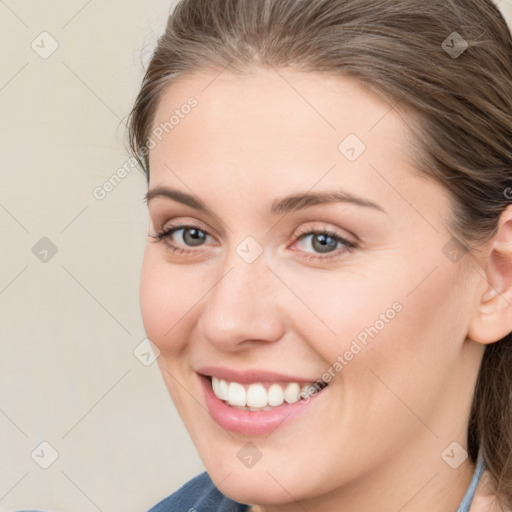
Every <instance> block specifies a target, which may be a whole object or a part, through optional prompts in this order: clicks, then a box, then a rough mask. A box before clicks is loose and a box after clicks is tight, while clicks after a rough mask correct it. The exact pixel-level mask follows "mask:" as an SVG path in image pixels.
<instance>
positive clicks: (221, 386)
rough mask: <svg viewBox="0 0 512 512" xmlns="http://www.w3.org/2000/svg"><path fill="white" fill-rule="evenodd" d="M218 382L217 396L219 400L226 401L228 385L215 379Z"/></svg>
mask: <svg viewBox="0 0 512 512" xmlns="http://www.w3.org/2000/svg"><path fill="white" fill-rule="evenodd" d="M217 380H218V382H219V394H218V395H217V396H218V397H219V398H220V399H221V400H227V399H228V383H227V382H226V381H225V380H220V379H217Z"/></svg>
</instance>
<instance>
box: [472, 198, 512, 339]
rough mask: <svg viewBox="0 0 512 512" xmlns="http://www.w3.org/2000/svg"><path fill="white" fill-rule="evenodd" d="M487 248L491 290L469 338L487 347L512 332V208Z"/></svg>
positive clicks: (485, 265) (488, 288)
mask: <svg viewBox="0 0 512 512" xmlns="http://www.w3.org/2000/svg"><path fill="white" fill-rule="evenodd" d="M487 246H489V250H488V251H487V253H486V257H485V258H484V260H483V269H484V271H485V275H484V276H483V277H485V279H486V281H487V283H486V284H487V286H486V287H485V288H484V289H485V291H484V293H483V294H482V295H481V296H480V297H479V303H478V305H477V311H476V314H475V316H474V318H473V319H472V321H471V324H470V328H469V330H468V334H467V337H468V338H469V339H471V340H474V341H476V342H478V343H483V344H489V343H494V342H496V341H499V340H501V339H502V338H504V337H505V336H506V335H507V334H509V333H510V332H511V331H512V205H508V206H507V208H506V209H505V210H504V211H503V213H502V214H501V216H500V219H499V221H498V226H497V230H496V233H495V234H494V236H493V238H492V240H491V241H490V242H489V243H488V244H486V247H487Z"/></svg>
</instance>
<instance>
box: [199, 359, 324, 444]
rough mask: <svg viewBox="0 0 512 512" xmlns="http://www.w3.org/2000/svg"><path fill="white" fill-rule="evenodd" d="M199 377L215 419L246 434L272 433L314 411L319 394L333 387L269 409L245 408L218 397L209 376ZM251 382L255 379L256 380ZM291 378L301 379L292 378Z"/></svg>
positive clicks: (210, 411)
mask: <svg viewBox="0 0 512 512" xmlns="http://www.w3.org/2000/svg"><path fill="white" fill-rule="evenodd" d="M203 370H204V369H203ZM198 377H199V380H200V381H201V386H202V388H203V395H204V398H205V402H206V406H207V408H208V411H209V413H210V416H211V417H212V418H213V420H215V421H216V422H217V423H218V424H219V425H220V426H221V427H222V428H224V429H226V430H229V431H231V432H237V433H239V434H243V435H245V436H258V435H265V434H267V435H268V434H270V433H272V432H273V431H274V430H275V429H277V428H278V427H280V426H282V425H284V424H287V423H288V422H289V421H291V420H293V419H294V418H298V417H299V416H300V415H301V414H303V413H305V412H306V411H310V412H312V411H314V409H315V407H314V403H316V401H317V400H318V396H319V395H325V394H326V393H327V391H326V390H327V389H329V386H327V387H326V388H324V389H322V390H321V391H320V392H318V393H316V394H314V395H312V396H310V397H309V398H307V399H306V400H299V401H298V402H295V403H293V404H288V403H286V402H285V403H283V405H280V406H279V407H274V408H272V409H271V410H268V411H244V410H241V409H237V408H235V407H231V406H230V405H228V404H227V403H225V402H224V401H223V400H220V399H219V398H217V397H216V396H215V395H214V393H213V389H212V386H211V383H210V379H208V377H205V376H204V375H198ZM281 377H283V376H281ZM285 380H287V381H289V377H286V379H285ZM235 382H236V381H235ZM238 382H240V381H238ZM250 382H254V380H251V381H250ZM260 382H261V380H260ZM291 382H297V381H293V380H292V381H291ZM309 382H311V381H309Z"/></svg>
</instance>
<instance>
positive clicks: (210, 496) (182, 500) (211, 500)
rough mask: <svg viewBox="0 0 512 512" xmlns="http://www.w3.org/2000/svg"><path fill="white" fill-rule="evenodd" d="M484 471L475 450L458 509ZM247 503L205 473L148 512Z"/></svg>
mask: <svg viewBox="0 0 512 512" xmlns="http://www.w3.org/2000/svg"><path fill="white" fill-rule="evenodd" d="M483 471H484V465H483V460H482V451H481V450H480V452H479V453H478V458H477V460H476V464H475V471H474V473H473V478H472V479H471V482H470V484H469V486H468V488H467V490H466V494H464V497H463V498H462V501H461V502H460V505H459V507H458V508H457V512H468V511H469V507H470V506H471V502H472V501H473V496H474V495H475V490H476V486H477V485H478V482H479V480H480V477H481V476H482V473H483ZM248 509H249V505H244V504H242V503H237V502H236V501H233V500H231V499H229V498H228V497H227V496H224V494H222V493H221V492H220V491H219V490H218V489H217V487H216V486H215V485H214V483H213V482H212V480H211V478H210V477H209V475H208V473H206V472H204V473H201V474H200V475H198V476H196V477H195V478H193V479H192V480H189V481H188V482H187V483H186V484H185V485H184V486H183V487H181V488H180V489H178V490H177V491H176V492H175V493H173V494H171V496H169V497H168V498H165V499H164V500H162V501H161V502H160V503H157V504H156V505H155V506H154V507H152V508H151V509H150V510H149V511H148V512H244V511H247V510H248Z"/></svg>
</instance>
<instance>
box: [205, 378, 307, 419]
mask: <svg viewBox="0 0 512 512" xmlns="http://www.w3.org/2000/svg"><path fill="white" fill-rule="evenodd" d="M312 387H313V389H314V388H315V387H316V386H315V384H314V383H311V384H306V385H303V386H302V387H301V386H300V385H299V384H298V383H297V382H290V383H289V384H287V385H286V387H285V388H284V389H283V386H282V385H281V384H277V383H275V384H272V385H270V386H269V388H268V389H266V388H265V387H264V386H263V385H262V384H261V383H257V384H251V385H249V386H243V385H242V384H239V383H238V382H227V381H225V380H223V379H219V378H217V377H212V388H213V393H214V394H215V396H216V397H217V398H219V399H220V400H224V401H226V402H228V403H229V405H231V406H233V407H236V408H239V409H245V410H250V411H259V410H268V409H270V408H271V407H278V406H280V405H282V404H283V402H287V403H289V404H293V403H295V402H298V401H299V400H300V399H302V398H305V397H307V396H308V390H309V389H311V388H312Z"/></svg>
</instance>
